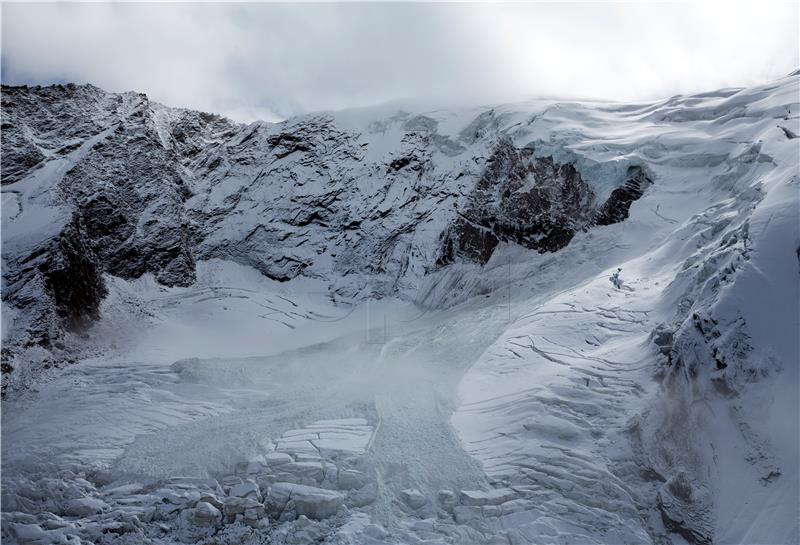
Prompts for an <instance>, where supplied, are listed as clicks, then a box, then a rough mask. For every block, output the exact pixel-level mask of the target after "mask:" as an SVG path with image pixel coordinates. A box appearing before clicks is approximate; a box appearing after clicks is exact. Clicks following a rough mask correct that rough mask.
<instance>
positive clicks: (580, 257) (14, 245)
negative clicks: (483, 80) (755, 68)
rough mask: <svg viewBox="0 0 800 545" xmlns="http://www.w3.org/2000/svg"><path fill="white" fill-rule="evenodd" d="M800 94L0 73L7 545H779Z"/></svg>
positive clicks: (794, 390) (787, 465) (788, 508)
mask: <svg viewBox="0 0 800 545" xmlns="http://www.w3.org/2000/svg"><path fill="white" fill-rule="evenodd" d="M798 92H800V75H798V74H793V75H790V76H788V77H786V78H784V79H782V80H779V81H776V82H772V83H770V84H767V85H764V86H761V87H757V88H752V89H727V90H721V91H717V92H712V93H707V94H703V95H695V96H678V97H673V98H671V99H668V100H664V101H660V102H655V103H648V104H635V105H620V104H614V103H563V102H557V101H532V102H529V103H520V104H509V105H501V106H495V107H480V108H474V109H455V110H454V109H446V108H445V109H435V108H431V107H430V106H422V105H419V104H412V103H408V104H403V105H399V104H389V105H384V106H381V107H374V108H366V109H359V110H349V111H342V112H326V113H319V114H312V115H308V116H303V117H299V118H293V119H289V120H287V121H285V122H282V123H263V122H256V123H252V124H249V125H243V124H236V123H233V122H231V121H229V120H227V119H224V118H222V117H219V116H216V115H213V114H207V113H202V112H195V111H190V110H182V109H174V108H167V107H164V106H161V105H159V104H157V103H154V102H151V101H150V100H148V99H147V97H146V96H144V95H140V94H135V93H125V94H112V93H106V92H104V91H102V90H100V89H98V88H96V87H92V86H75V85H64V86H52V87H5V86H4V87H3V89H2V222H3V223H2V227H3V233H2V254H3V255H2V259H3V388H4V393H5V395H6V400H5V401H4V402H3V505H2V509H3V519H2V520H3V537H4V539H9V540H12V541H17V542H32V543H51V542H53V543H56V542H65V543H66V542H70V543H78V542H81V540H83V541H85V542H93V543H97V542H100V543H140V542H143V541H144V540H145V539H147V540H150V541H149V542H152V543H176V542H180V543H195V542H204V543H249V542H254V543H260V542H262V541H259V540H263V539H265V538H266V537H265V536H270V539H272V542H273V543H310V542H318V541H323V540H328V541H327V542H331V543H412V542H413V543H418V542H431V543H441V542H445V543H495V542H497V543H572V542H580V543H648V542H649V543H659V544H661V543H676V544H677V543H684V542H688V543H694V544H705V543H795V542H797V541H798V539H799V538H800V536H799V535H798V526H797V520H798V501H799V500H798V471H797V468H798V451H797V449H798V444H797V443H798V433H797V430H798V424H799V423H798V408H799V404H798V391H800V387H799V385H798V380H800V374H798V358H799V357H800V356H799V355H798V328H800V319H798V300H800V299H799V298H800V294H798V280H800V277H799V276H798V274H800V226H799V224H798V213H799V211H800V199H799V198H798V195H799V194H798V191H800V173H798V166H799V165H800V160H799V156H798V152H800V147H799V143H800V139H798V138H797V135H798V134H800V121H799V120H800V116H799V115H798V109H799V108H800V104H799V102H800V100H798V99H799V97H798ZM66 363H72V365H65V364H66ZM59 540H60V541H59ZM204 540H205V541H204Z"/></svg>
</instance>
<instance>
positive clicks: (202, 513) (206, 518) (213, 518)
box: [188, 501, 222, 526]
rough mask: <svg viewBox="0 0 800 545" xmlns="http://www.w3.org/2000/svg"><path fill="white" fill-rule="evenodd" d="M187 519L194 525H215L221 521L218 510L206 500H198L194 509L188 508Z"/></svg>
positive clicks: (220, 514)
mask: <svg viewBox="0 0 800 545" xmlns="http://www.w3.org/2000/svg"><path fill="white" fill-rule="evenodd" d="M188 513H189V514H188V519H189V520H190V522H191V523H192V524H194V525H196V526H217V525H218V524H219V523H220V522H222V513H221V512H220V510H219V509H218V508H217V507H216V506H214V505H211V504H210V503H208V502H204V501H201V502H198V503H197V505H196V506H195V507H194V509H190V510H188Z"/></svg>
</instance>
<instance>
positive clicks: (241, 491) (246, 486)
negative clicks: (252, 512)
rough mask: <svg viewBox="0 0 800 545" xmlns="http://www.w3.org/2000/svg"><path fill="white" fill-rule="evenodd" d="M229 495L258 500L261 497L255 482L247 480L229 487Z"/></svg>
mask: <svg viewBox="0 0 800 545" xmlns="http://www.w3.org/2000/svg"><path fill="white" fill-rule="evenodd" d="M229 494H230V495H231V496H235V497H237V498H252V499H255V500H258V499H259V498H260V497H261V490H260V489H259V487H258V484H257V483H256V482H254V481H252V480H249V479H248V480H246V481H244V482H241V483H239V484H237V485H234V486H233V487H231V491H230V492H229Z"/></svg>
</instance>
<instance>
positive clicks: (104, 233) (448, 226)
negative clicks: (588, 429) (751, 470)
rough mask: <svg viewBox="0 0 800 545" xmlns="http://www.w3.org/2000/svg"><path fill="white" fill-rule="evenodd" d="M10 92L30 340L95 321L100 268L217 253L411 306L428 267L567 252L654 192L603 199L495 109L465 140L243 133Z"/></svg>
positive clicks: (111, 105)
mask: <svg viewBox="0 0 800 545" xmlns="http://www.w3.org/2000/svg"><path fill="white" fill-rule="evenodd" d="M2 95H3V99H2V100H3V102H2V108H3V135H2V152H3V161H2V179H3V187H4V197H7V202H6V204H7V206H8V209H9V211H10V213H9V214H8V215H7V216H6V217H4V222H5V224H4V226H6V227H8V228H9V235H8V236H6V237H4V238H5V240H4V242H5V248H4V250H5V251H4V260H5V267H4V278H5V281H6V283H7V286H8V289H6V290H4V294H3V297H4V301H5V302H6V303H7V304H8V305H10V306H13V307H16V308H19V309H23V310H24V312H25V313H26V314H30V315H31V316H34V317H35V318H31V319H33V320H35V321H36V322H37V323H40V324H44V323H47V324H48V325H47V327H44V326H42V327H36V328H30V327H28V328H25V331H24V332H23V333H22V335H21V336H22V337H25V340H24V342H22V344H31V343H41V344H43V345H46V346H49V345H51V344H52V342H53V341H54V340H56V339H58V338H59V337H60V336H61V335H62V334H63V331H64V330H65V329H69V328H71V327H72V328H74V326H75V324H76V323H85V321H86V320H87V319H91V318H92V317H93V316H96V314H97V308H98V305H99V301H100V300H101V299H102V297H103V295H104V293H105V292H104V288H103V278H102V273H107V274H110V275H114V276H118V277H121V278H125V279H132V278H138V277H140V276H141V275H143V274H145V273H152V274H153V275H154V277H155V279H156V280H157V281H158V282H159V283H161V284H163V285H166V286H188V285H191V284H192V283H193V282H194V281H195V263H196V261H197V260H205V259H211V258H220V259H224V260H231V261H235V262H238V263H241V264H245V265H249V266H252V267H254V268H256V269H257V270H259V271H260V272H261V273H262V274H264V275H265V276H267V277H269V278H272V279H274V280H278V281H288V280H291V279H292V278H294V277H297V276H298V275H304V276H309V277H313V278H318V279H322V280H324V281H326V282H327V283H328V284H329V286H330V290H331V296H332V297H334V298H337V299H341V298H345V299H352V298H361V297H373V296H375V297H380V296H386V295H399V296H401V297H406V298H414V297H415V291H416V289H417V286H418V285H419V281H420V279H421V278H422V277H424V276H425V275H426V274H428V273H430V272H431V271H434V270H437V269H440V268H442V267H447V266H448V265H450V264H452V263H454V262H457V261H466V262H475V263H478V264H485V263H486V262H487V261H488V260H489V259H490V258H491V256H492V254H493V252H494V249H495V248H496V247H497V246H498V244H500V243H501V242H505V243H512V244H519V245H522V246H524V247H526V248H530V249H532V250H536V251H539V252H554V251H557V250H559V249H561V248H563V247H564V246H566V245H567V244H568V243H569V242H570V240H571V239H572V237H573V236H574V234H575V233H576V232H579V231H583V230H587V229H590V228H591V227H592V226H593V225H595V224H608V223H614V222H618V221H622V220H623V219H624V218H625V217H626V215H627V207H628V206H630V203H631V202H632V201H633V200H634V199H635V198H637V197H638V196H640V195H641V192H642V191H643V190H644V188H645V187H646V185H647V184H649V183H650V179H649V178H648V176H647V175H646V174H645V171H644V170H642V167H641V166H639V165H636V166H631V170H630V172H629V173H628V175H627V176H625V177H623V178H621V179H618V180H617V179H613V180H611V182H610V183H612V184H618V185H619V186H620V187H619V188H617V189H615V190H613V192H612V193H611V195H610V196H609V197H608V198H607V201H605V202H602V203H599V202H598V198H597V195H596V193H595V190H594V189H593V187H592V185H591V184H590V183H587V181H586V180H585V179H584V177H583V176H582V175H581V173H580V171H579V170H578V169H577V168H576V166H575V165H574V164H572V163H571V162H569V161H560V162H559V161H557V160H555V159H553V157H552V156H550V155H545V154H538V153H537V147H536V145H535V143H533V142H526V141H524V139H523V140H520V138H519V137H518V134H517V129H516V128H515V127H514V126H513V125H511V126H510V127H509V126H506V125H507V123H506V122H505V120H504V118H503V115H501V114H498V113H496V112H495V111H494V110H488V111H484V112H481V113H480V114H475V119H474V120H473V121H472V122H471V123H469V124H468V125H467V128H466V129H464V130H462V131H460V132H456V133H452V131H450V132H448V131H440V128H439V124H440V122H441V121H440V120H437V119H435V118H434V117H429V116H427V115H413V114H409V113H406V112H403V111H398V112H395V113H393V114H392V115H391V116H388V117H387V116H383V117H380V116H378V118H377V119H370V120H369V121H362V120H359V121H358V122H356V123H354V122H353V121H352V120H349V119H346V118H343V119H340V118H341V117H342V116H341V115H338V114H337V115H338V117H337V115H334V114H318V115H310V116H305V117H301V118H296V119H290V120H288V121H285V122H282V123H277V124H269V123H262V122H256V123H252V124H250V125H241V124H236V123H233V122H231V121H229V120H227V119H224V118H222V117H219V116H216V115H213V114H207V113H202V112H195V111H190V110H183V109H172V108H166V107H163V106H161V105H159V104H156V103H153V102H151V101H149V100H148V99H147V97H146V96H144V95H140V94H135V93H125V94H111V93H106V92H104V91H102V90H100V89H98V88H96V87H92V86H76V85H65V86H53V87H31V88H28V87H4V88H3V93H2ZM345 117H346V116H345ZM515 139H516V140H515ZM601 182H603V183H609V182H608V180H601ZM41 210H47V211H48V214H49V216H47V217H49V218H50V219H49V220H48V224H49V227H48V229H46V230H44V231H43V230H41V229H35V228H34V227H32V226H31V225H34V226H35V224H36V221H37V218H41V217H42V214H41ZM29 224H31V225H29ZM35 260H39V261H42V263H43V264H41V265H35V266H33V265H31V263H32V261H35ZM56 264H57V265H56ZM65 275H66V276H65ZM70 275H72V276H70ZM34 301H35V304H34ZM33 307H35V308H36V310H33ZM14 344H15V341H11V342H10V343H9V346H10V347H13V346H14Z"/></svg>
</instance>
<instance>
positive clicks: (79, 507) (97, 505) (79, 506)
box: [64, 497, 108, 517]
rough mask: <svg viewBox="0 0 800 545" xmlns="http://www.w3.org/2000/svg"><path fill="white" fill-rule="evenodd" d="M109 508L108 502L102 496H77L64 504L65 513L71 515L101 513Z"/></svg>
mask: <svg viewBox="0 0 800 545" xmlns="http://www.w3.org/2000/svg"><path fill="white" fill-rule="evenodd" d="M107 508H108V504H107V503H106V502H104V501H103V500H101V499H100V498H89V497H87V498H75V499H72V500H69V501H68V502H67V503H66V505H65V506H64V514H65V515H69V516H78V517H81V516H86V515H94V514H95V513H100V512H102V511H103V510H105V509H107Z"/></svg>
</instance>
